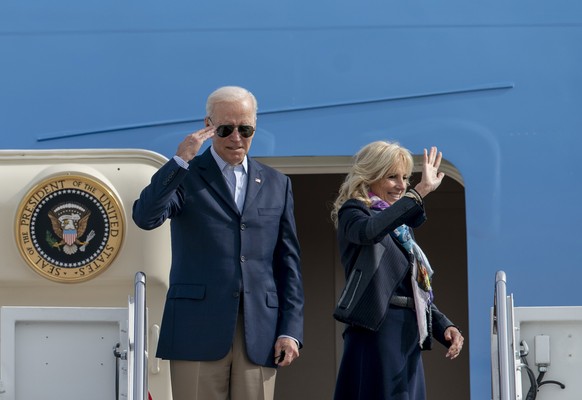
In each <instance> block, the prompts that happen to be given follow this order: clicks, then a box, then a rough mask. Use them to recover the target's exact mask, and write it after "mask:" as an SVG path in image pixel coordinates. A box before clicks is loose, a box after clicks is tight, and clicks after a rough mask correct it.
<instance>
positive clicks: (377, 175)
mask: <svg viewBox="0 0 582 400" xmlns="http://www.w3.org/2000/svg"><path fill="white" fill-rule="evenodd" d="M413 166H414V161H413V159H412V154H411V153H410V151H409V150H408V149H406V148H404V147H402V146H400V144H398V143H396V142H387V141H377V142H372V143H370V144H368V145H366V146H364V147H363V148H362V149H361V150H360V151H358V152H357V153H356V155H355V156H354V164H353V166H352V168H351V170H350V172H349V173H348V175H347V176H346V179H345V180H344V182H343V183H342V185H341V186H340V188H339V194H338V196H337V198H336V200H335V202H334V204H333V209H332V211H331V220H332V221H333V223H334V225H335V226H336V228H337V213H338V211H339V209H340V208H341V206H342V205H343V204H344V203H345V202H346V200H348V199H357V200H360V201H362V202H364V203H365V204H367V205H368V206H370V204H371V201H370V198H369V196H368V192H369V191H370V185H372V184H373V183H374V182H377V181H379V180H380V179H382V178H385V177H386V176H388V175H391V174H393V173H400V172H404V174H406V175H407V176H410V175H411V174H412V167H413Z"/></svg>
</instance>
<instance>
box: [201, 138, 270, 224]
mask: <svg viewBox="0 0 582 400" xmlns="http://www.w3.org/2000/svg"><path fill="white" fill-rule="evenodd" d="M195 159H198V160H197V163H196V167H197V168H198V173H199V174H200V176H201V178H202V179H204V181H205V182H206V183H207V184H208V186H210V187H211V188H212V189H213V190H214V191H215V192H216V193H218V195H219V196H220V197H221V198H222V200H223V201H224V202H225V203H226V204H227V205H228V206H229V207H230V208H232V210H233V211H234V212H236V213H237V214H240V212H239V211H238V208H237V206H236V203H235V202H234V199H233V198H232V195H231V193H230V190H229V189H228V186H227V184H226V182H225V180H224V177H223V176H222V171H220V168H219V167H218V165H217V164H216V161H215V160H214V157H212V154H211V153H210V148H208V149H206V151H204V153H202V155H200V156H198V157H196V158H195ZM247 162H248V182H247V193H246V196H245V205H244V208H243V214H244V213H245V212H246V210H247V209H248V208H249V207H250V206H252V203H253V201H254V200H255V198H256V197H257V194H258V193H259V192H260V191H261V189H262V187H263V184H264V179H263V167H262V166H261V164H260V163H259V162H257V161H255V160H253V159H252V158H250V157H248V156H247Z"/></svg>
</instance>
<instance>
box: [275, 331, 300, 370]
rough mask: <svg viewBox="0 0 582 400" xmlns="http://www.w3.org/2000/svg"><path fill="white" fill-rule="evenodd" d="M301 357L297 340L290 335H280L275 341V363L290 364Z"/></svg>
mask: <svg viewBox="0 0 582 400" xmlns="http://www.w3.org/2000/svg"><path fill="white" fill-rule="evenodd" d="M297 357H299V349H298V347H297V342H295V340H293V339H291V338H288V337H280V338H279V339H277V342H275V364H277V365H278V366H280V367H286V366H287V365H290V364H291V363H292V362H293V360H295V359H296V358H297Z"/></svg>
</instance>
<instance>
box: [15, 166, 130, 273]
mask: <svg viewBox="0 0 582 400" xmlns="http://www.w3.org/2000/svg"><path fill="white" fill-rule="evenodd" d="M124 226H125V223H124V217H123V210H122V207H121V203H120V201H119V200H118V199H117V198H116V196H115V195H114V193H113V192H112V191H111V190H109V189H108V188H107V187H106V186H105V185H103V184H102V183H101V182H99V181H97V180H95V179H93V178H90V177H87V176H82V175H61V176H55V177H52V178H49V179H45V180H43V181H42V182H40V183H38V184H37V185H36V186H34V187H33V188H32V189H31V190H30V191H29V192H28V193H27V194H26V196H25V197H24V199H23V200H22V201H21V203H20V205H19V207H18V212H17V214H16V241H17V243H18V248H19V250H20V254H21V255H22V257H23V258H24V260H25V261H26V262H27V264H28V265H29V266H30V267H31V268H32V269H33V270H34V271H35V272H37V273H39V274H40V275H41V276H43V277H45V278H47V279H50V280H53V281H56V282H66V283H72V282H83V281H86V280H89V279H91V278H94V277H95V276H97V275H98V274H99V273H101V272H103V271H105V270H106V269H107V268H108V267H109V265H111V263H112V262H113V260H114V259H115V257H116V256H117V254H118V253H119V250H120V247H121V242H122V240H123V234H124Z"/></svg>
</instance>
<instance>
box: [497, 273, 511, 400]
mask: <svg viewBox="0 0 582 400" xmlns="http://www.w3.org/2000/svg"><path fill="white" fill-rule="evenodd" d="M509 328H510V327H509V326H508V316H507V283H506V277H505V272H503V271H497V273H496V274H495V299H494V305H493V330H494V333H496V334H497V354H498V355H499V399H500V400H512V399H511V379H510V378H511V376H512V375H513V374H512V373H511V371H510V368H511V365H512V363H511V359H510V357H511V354H510V352H509V348H510V341H509ZM511 328H512V329H513V327H511Z"/></svg>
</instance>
